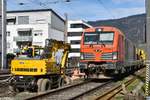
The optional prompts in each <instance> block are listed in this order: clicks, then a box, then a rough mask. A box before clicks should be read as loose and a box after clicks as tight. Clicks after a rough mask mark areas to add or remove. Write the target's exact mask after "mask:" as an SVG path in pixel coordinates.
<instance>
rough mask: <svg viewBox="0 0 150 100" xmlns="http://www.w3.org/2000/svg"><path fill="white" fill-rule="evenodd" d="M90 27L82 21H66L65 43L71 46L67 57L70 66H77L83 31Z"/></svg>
mask: <svg viewBox="0 0 150 100" xmlns="http://www.w3.org/2000/svg"><path fill="white" fill-rule="evenodd" d="M90 27H92V26H91V25H89V24H87V23H86V22H85V21H83V20H74V21H73V20H72V21H71V20H70V21H68V33H67V41H68V43H70V44H71V51H70V53H69V55H68V58H69V63H70V65H73V66H77V65H78V62H79V59H80V41H81V35H82V33H83V30H84V29H86V28H90Z"/></svg>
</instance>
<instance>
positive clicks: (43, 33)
mask: <svg viewBox="0 0 150 100" xmlns="http://www.w3.org/2000/svg"><path fill="white" fill-rule="evenodd" d="M64 29H65V21H64V20H63V19H62V18H61V17H60V16H59V15H58V14H56V13H55V12H54V11H53V10H52V9H41V10H23V11H8V12H7V53H15V52H16V51H17V49H18V48H20V47H21V46H24V45H28V44H30V45H39V46H42V47H44V46H45V40H46V39H56V40H61V41H64Z"/></svg>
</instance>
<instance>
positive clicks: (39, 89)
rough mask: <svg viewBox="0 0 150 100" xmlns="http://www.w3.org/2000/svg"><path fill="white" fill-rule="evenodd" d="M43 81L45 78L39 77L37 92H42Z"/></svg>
mask: <svg viewBox="0 0 150 100" xmlns="http://www.w3.org/2000/svg"><path fill="white" fill-rule="evenodd" d="M42 81H43V79H42V78H40V79H38V81H37V87H38V88H37V92H41V84H42Z"/></svg>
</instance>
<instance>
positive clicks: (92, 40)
mask: <svg viewBox="0 0 150 100" xmlns="http://www.w3.org/2000/svg"><path fill="white" fill-rule="evenodd" d="M97 40H98V33H85V36H84V43H85V44H97V43H98V41H97Z"/></svg>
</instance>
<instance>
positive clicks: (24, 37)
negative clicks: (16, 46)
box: [14, 36, 33, 42]
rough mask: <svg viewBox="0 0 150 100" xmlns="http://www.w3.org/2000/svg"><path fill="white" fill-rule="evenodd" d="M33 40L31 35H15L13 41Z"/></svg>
mask: <svg viewBox="0 0 150 100" xmlns="http://www.w3.org/2000/svg"><path fill="white" fill-rule="evenodd" d="M32 40H33V37H32V36H17V37H14V41H17V42H28V41H29V42H32Z"/></svg>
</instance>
